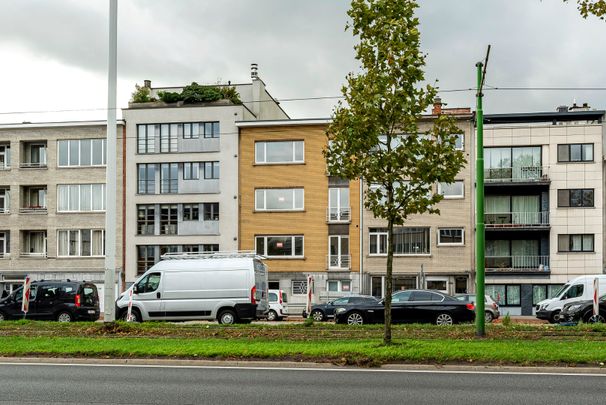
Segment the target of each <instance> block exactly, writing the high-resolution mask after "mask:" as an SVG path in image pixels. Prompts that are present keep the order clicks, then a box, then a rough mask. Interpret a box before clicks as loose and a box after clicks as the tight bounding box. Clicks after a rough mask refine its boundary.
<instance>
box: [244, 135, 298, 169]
mask: <svg viewBox="0 0 606 405" xmlns="http://www.w3.org/2000/svg"><path fill="white" fill-rule="evenodd" d="M303 149H304V143H303V141H278V142H255V163H257V164H264V163H303V162H304V160H303V155H304V152H303Z"/></svg>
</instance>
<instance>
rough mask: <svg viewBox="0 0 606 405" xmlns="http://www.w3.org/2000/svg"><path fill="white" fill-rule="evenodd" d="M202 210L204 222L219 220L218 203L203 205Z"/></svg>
mask: <svg viewBox="0 0 606 405" xmlns="http://www.w3.org/2000/svg"><path fill="white" fill-rule="evenodd" d="M202 206H203V209H204V220H205V221H218V220H219V203H204V204H202Z"/></svg>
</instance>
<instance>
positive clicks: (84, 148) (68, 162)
mask: <svg viewBox="0 0 606 405" xmlns="http://www.w3.org/2000/svg"><path fill="white" fill-rule="evenodd" d="M57 144H58V145H57V146H58V147H57V150H58V153H59V157H58V159H57V160H58V162H59V167H74V166H75V167H82V166H105V164H106V153H107V151H106V146H107V144H106V140H105V139H72V140H63V141H57Z"/></svg>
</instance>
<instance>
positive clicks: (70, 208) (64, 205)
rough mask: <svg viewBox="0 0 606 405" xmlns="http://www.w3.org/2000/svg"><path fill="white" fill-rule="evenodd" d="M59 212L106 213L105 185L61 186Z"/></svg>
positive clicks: (58, 189)
mask: <svg viewBox="0 0 606 405" xmlns="http://www.w3.org/2000/svg"><path fill="white" fill-rule="evenodd" d="M57 194H58V196H57V198H58V204H57V211H59V212H89V211H105V184H60V185H58V186H57Z"/></svg>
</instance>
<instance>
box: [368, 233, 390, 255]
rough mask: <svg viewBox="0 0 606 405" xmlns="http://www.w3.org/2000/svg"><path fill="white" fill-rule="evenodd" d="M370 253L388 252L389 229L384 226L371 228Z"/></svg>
mask: <svg viewBox="0 0 606 405" xmlns="http://www.w3.org/2000/svg"><path fill="white" fill-rule="evenodd" d="M369 236H370V254H371V255H386V254H387V230H386V229H384V228H374V229H373V228H370V230H369Z"/></svg>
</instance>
